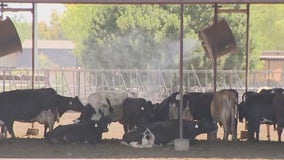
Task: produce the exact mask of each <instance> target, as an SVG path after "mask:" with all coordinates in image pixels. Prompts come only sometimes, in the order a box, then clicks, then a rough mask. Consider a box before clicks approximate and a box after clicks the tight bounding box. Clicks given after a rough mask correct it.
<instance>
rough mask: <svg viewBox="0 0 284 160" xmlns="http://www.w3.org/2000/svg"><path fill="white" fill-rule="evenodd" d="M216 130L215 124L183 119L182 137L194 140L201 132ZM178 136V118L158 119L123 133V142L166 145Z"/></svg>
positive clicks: (132, 144) (148, 145)
mask: <svg viewBox="0 0 284 160" xmlns="http://www.w3.org/2000/svg"><path fill="white" fill-rule="evenodd" d="M213 130H217V125H216V124H213V123H210V122H208V121H207V120H205V119H204V120H201V121H188V120H183V138H185V139H189V140H190V141H192V140H194V139H195V137H196V136H198V135H200V134H202V133H208V132H211V131H213ZM177 138H179V120H167V121H159V122H155V123H152V124H149V125H146V126H144V127H142V128H137V129H134V130H132V131H130V132H128V133H125V134H124V135H123V142H124V143H126V144H129V145H131V146H133V147H141V148H143V147H152V146H153V145H154V144H157V145H166V144H168V143H169V142H171V141H172V140H174V139H177Z"/></svg>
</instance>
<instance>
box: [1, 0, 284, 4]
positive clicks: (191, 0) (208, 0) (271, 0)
mask: <svg viewBox="0 0 284 160" xmlns="http://www.w3.org/2000/svg"><path fill="white" fill-rule="evenodd" d="M0 2H7V3H78V4H79V3H81V4H84V3H86V4H216V3H217V4H277V3H278V4H280V3H282V4H284V0H0Z"/></svg>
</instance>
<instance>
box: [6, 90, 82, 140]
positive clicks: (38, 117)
mask: <svg viewBox="0 0 284 160" xmlns="http://www.w3.org/2000/svg"><path fill="white" fill-rule="evenodd" d="M0 101H1V103H0V120H2V121H3V122H4V124H5V126H6V127H7V130H8V131H9V133H10V134H11V136H12V138H15V134H14V131H13V124H14V121H21V122H39V123H41V124H44V125H45V129H44V133H46V130H47V128H49V130H52V129H53V126H54V123H55V121H56V120H58V118H59V117H60V116H61V115H62V114H63V113H64V112H66V111H67V110H75V111H81V110H82V109H83V104H82V102H81V101H80V100H79V98H78V97H75V98H72V97H64V96H61V95H58V94H57V92H56V91H55V90H54V89H52V88H41V89H25V90H13V91H7V92H2V93H0Z"/></svg>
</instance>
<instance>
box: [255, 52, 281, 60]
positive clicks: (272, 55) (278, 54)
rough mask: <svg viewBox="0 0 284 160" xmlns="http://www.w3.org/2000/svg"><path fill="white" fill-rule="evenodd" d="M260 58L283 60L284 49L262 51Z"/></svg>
mask: <svg viewBox="0 0 284 160" xmlns="http://www.w3.org/2000/svg"><path fill="white" fill-rule="evenodd" d="M260 60H264V61H284V51H263V52H262V54H261V56H260Z"/></svg>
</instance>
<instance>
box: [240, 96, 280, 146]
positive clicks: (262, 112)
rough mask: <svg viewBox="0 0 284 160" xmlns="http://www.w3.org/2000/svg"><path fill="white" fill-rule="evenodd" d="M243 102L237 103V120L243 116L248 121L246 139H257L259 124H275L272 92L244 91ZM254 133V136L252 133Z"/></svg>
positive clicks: (241, 120) (241, 119)
mask: <svg viewBox="0 0 284 160" xmlns="http://www.w3.org/2000/svg"><path fill="white" fill-rule="evenodd" d="M244 94H246V96H243V100H245V101H243V102H241V103H240V104H239V105H238V111H239V121H240V122H243V118H245V119H246V120H247V122H248V141H254V140H256V141H259V127H260V124H270V125H271V124H275V123H276V119H275V113H274V110H273V108H272V100H273V97H274V94H272V93H253V92H249V93H244ZM244 97H245V98H244ZM255 133H256V138H254V134H255Z"/></svg>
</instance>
